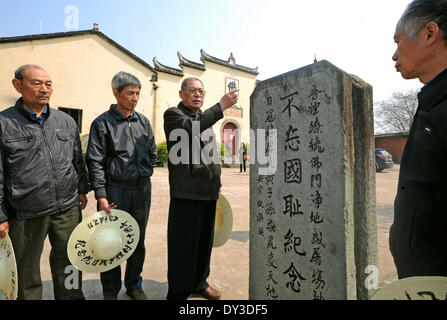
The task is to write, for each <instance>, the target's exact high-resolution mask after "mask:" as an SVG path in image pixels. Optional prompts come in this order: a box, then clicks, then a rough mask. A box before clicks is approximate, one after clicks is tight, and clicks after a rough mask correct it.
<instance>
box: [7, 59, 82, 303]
mask: <svg viewBox="0 0 447 320" xmlns="http://www.w3.org/2000/svg"><path fill="white" fill-rule="evenodd" d="M12 84H13V85H14V88H15V89H16V90H17V92H19V93H20V94H21V97H20V98H19V99H18V100H17V102H16V104H15V106H13V107H11V108H8V109H6V110H4V111H2V112H1V113H0V238H3V237H4V236H5V234H6V233H9V236H10V237H11V242H12V245H13V247H14V254H15V257H16V261H17V276H18V299H19V300H40V299H42V288H43V287H42V280H41V276H40V260H41V255H42V250H43V248H44V242H45V239H46V237H47V235H48V239H49V240H50V243H51V252H50V267H51V275H52V279H53V288H54V298H55V299H56V300H83V299H84V294H83V293H82V277H81V274H80V273H79V272H78V271H76V270H74V269H71V267H72V266H71V263H70V261H69V259H68V255H67V243H68V239H69V237H70V235H71V232H72V231H73V230H74V228H76V226H77V225H78V223H79V222H80V221H81V218H82V215H81V210H83V209H84V208H85V206H86V204H87V193H88V191H89V185H88V180H87V171H86V169H85V163H84V159H83V157H82V150H81V141H80V138H79V129H78V126H77V124H76V122H75V121H74V120H73V118H72V117H70V116H69V115H68V114H66V113H64V112H62V111H59V110H56V109H53V108H51V107H50V104H49V102H50V98H51V95H52V93H53V81H52V80H51V77H50V75H49V74H48V73H47V71H45V70H44V69H43V68H42V67H41V66H37V65H24V66H21V67H19V68H18V69H17V70H16V72H15V77H14V79H13V80H12ZM70 269H71V271H70ZM67 271H68V274H69V275H72V276H73V279H76V280H75V281H74V283H73V285H70V286H68V285H67V284H66V279H67V274H66V272H67ZM73 272H76V273H73ZM72 273H73V274H72Z"/></svg>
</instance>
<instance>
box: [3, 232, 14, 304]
mask: <svg viewBox="0 0 447 320" xmlns="http://www.w3.org/2000/svg"><path fill="white" fill-rule="evenodd" d="M17 283H18V282H17V265H16V258H15V255H14V249H13V248H12V243H11V239H10V238H9V235H8V234H6V235H5V237H4V238H3V239H0V291H3V297H4V298H5V299H6V300H16V299H17Z"/></svg>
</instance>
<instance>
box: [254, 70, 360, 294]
mask: <svg viewBox="0 0 447 320" xmlns="http://www.w3.org/2000/svg"><path fill="white" fill-rule="evenodd" d="M300 70H301V69H298V70H296V71H292V72H290V73H287V74H284V75H281V76H278V77H276V78H272V79H270V80H266V81H265V82H264V83H261V85H260V86H259V87H258V88H257V89H256V90H255V93H254V94H253V95H252V110H256V112H252V113H251V114H252V119H251V120H252V129H253V130H259V129H263V130H265V132H266V137H267V136H268V135H269V131H270V130H272V129H276V133H277V141H276V143H277V148H276V149H277V155H276V156H277V164H278V165H277V169H276V171H275V172H274V174H271V175H259V170H258V167H257V165H256V164H254V165H252V166H251V173H250V174H251V199H250V201H251V217H252V219H251V225H250V230H251V237H250V298H251V299H292V300H294V299H296V300H304V299H318V300H324V299H346V297H347V296H348V294H347V291H348V287H349V285H350V284H349V283H348V282H349V281H350V280H349V278H350V277H351V280H352V275H350V272H349V270H350V269H349V268H348V267H347V263H350V262H348V261H347V258H346V256H347V254H346V252H347V250H348V251H349V250H351V249H352V248H351V249H348V247H349V246H352V245H353V243H349V241H348V240H347V239H349V237H346V232H347V230H346V225H345V219H346V214H345V213H346V212H347V210H348V209H347V207H348V205H347V204H346V188H345V185H346V175H345V166H346V163H345V135H344V127H343V125H344V119H343V112H342V110H343V106H340V105H339V104H338V103H339V102H338V101H342V100H341V99H340V95H342V92H343V87H342V83H340V81H338V80H339V79H340V77H337V75H336V74H331V73H330V72H326V71H325V70H322V69H321V68H317V70H315V71H313V72H309V71H306V72H300ZM266 141H268V140H266ZM252 145H253V144H252ZM269 148H270V147H269V146H266V149H267V150H266V152H267V151H268V150H269Z"/></svg>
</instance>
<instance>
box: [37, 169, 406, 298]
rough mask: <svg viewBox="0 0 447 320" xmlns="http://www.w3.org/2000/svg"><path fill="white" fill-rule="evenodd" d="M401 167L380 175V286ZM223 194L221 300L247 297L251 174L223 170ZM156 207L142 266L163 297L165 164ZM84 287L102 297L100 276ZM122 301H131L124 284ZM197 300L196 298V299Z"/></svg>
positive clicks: (92, 204)
mask: <svg viewBox="0 0 447 320" xmlns="http://www.w3.org/2000/svg"><path fill="white" fill-rule="evenodd" d="M398 172H399V166H395V167H394V168H393V169H392V170H391V171H390V170H388V171H387V172H382V173H377V174H376V189H377V231H378V234H377V235H378V254H379V276H380V281H379V286H380V287H382V286H383V285H384V284H386V283H390V282H392V281H394V280H395V279H396V278H397V276H396V270H395V268H394V263H393V260H392V257H391V254H390V252H389V248H388V233H389V227H390V225H391V223H392V221H393V201H394V197H395V193H396V188H397V176H398ZM222 184H223V191H222V193H223V194H224V195H225V197H226V198H227V199H228V201H229V202H230V204H231V207H232V210H233V233H232V236H231V238H230V239H229V240H228V242H227V243H226V244H225V245H224V246H222V247H219V248H214V250H213V255H212V259H211V274H210V277H209V282H210V284H211V285H213V286H215V287H216V288H218V289H219V290H220V291H221V292H222V294H223V299H229V300H246V299H248V279H249V270H248V269H249V268H248V266H249V262H248V259H249V216H250V215H249V173H248V171H247V173H242V174H241V173H239V169H238V168H223V169H222ZM152 186H153V190H152V205H151V211H150V217H149V224H148V228H147V235H146V248H147V254H146V262H145V264H144V269H143V279H144V284H143V289H144V291H145V292H146V293H147V295H148V297H149V299H151V300H163V299H165V297H166V293H167V289H168V286H167V277H166V274H167V243H166V234H167V218H168V207H169V185H168V170H167V168H156V169H155V172H154V175H153V177H152ZM83 212H84V217H87V216H89V215H90V214H93V213H95V212H96V200H95V199H94V196H93V192H91V193H90V194H89V203H88V206H87V208H86V209H85V210H84V211H83ZM49 250H50V245H49V243H48V241H47V242H46V244H45V248H44V252H43V254H42V259H41V274H42V280H43V281H44V299H46V300H49V299H53V293H52V282H51V272H50V267H49V264H48V257H49ZM83 291H84V294H85V296H86V299H88V300H98V299H102V298H103V297H102V291H101V284H100V281H99V274H88V273H84V274H83ZM118 298H119V299H129V298H128V297H127V296H126V294H125V289H124V288H123V289H122V290H121V292H120V295H119V296H118ZM196 299H198V298H196Z"/></svg>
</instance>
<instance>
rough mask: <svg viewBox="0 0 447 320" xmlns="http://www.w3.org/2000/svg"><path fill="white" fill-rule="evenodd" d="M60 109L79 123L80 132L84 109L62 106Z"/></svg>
mask: <svg viewBox="0 0 447 320" xmlns="http://www.w3.org/2000/svg"><path fill="white" fill-rule="evenodd" d="M59 110H60V111H63V112H65V113H66V114H69V115H70V116H71V117H72V118H73V119H74V121H75V122H76V124H77V125H78V129H79V132H81V131H82V110H81V109H70V108H62V107H59Z"/></svg>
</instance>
